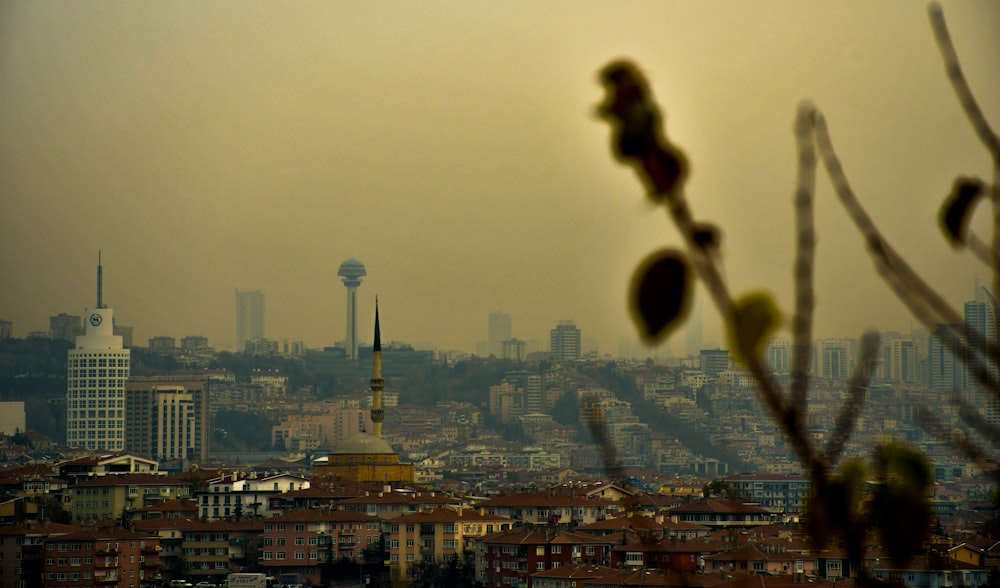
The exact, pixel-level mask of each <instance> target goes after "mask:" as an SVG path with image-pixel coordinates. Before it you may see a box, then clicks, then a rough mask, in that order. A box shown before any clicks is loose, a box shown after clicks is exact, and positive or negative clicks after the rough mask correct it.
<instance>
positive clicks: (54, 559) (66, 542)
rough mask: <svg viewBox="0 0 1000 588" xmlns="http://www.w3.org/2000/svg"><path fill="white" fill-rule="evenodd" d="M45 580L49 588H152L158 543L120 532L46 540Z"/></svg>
mask: <svg viewBox="0 0 1000 588" xmlns="http://www.w3.org/2000/svg"><path fill="white" fill-rule="evenodd" d="M44 545H45V555H44V558H45V561H44V566H43V572H42V578H43V583H44V585H45V587H46V588H62V587H67V588H70V587H72V588H84V587H90V586H110V587H118V588H147V587H148V588H153V587H154V586H156V585H157V578H156V576H157V574H158V573H159V569H160V563H159V539H158V538H157V537H155V536H150V535H146V534H142V533H133V532H130V531H125V530H123V529H118V528H109V529H106V530H98V531H92V530H86V531H77V532H75V533H67V534H65V535H56V536H50V537H47V538H46V539H45V540H44Z"/></svg>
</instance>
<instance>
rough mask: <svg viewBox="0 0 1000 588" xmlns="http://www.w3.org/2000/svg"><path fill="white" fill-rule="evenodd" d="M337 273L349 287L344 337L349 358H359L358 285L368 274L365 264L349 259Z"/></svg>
mask: <svg viewBox="0 0 1000 588" xmlns="http://www.w3.org/2000/svg"><path fill="white" fill-rule="evenodd" d="M337 275H338V276H340V277H341V278H343V282H344V286H345V287H346V288H347V333H346V335H345V338H344V346H345V348H346V349H347V357H348V359H357V358H358V286H360V285H361V278H363V277H365V276H367V275H368V273H367V272H366V271H365V266H364V264H362V263H361V262H360V261H358V260H356V259H354V258H353V257H352V258H351V259H348V260H347V261H345V262H344V263H342V264H340V270H338V271H337Z"/></svg>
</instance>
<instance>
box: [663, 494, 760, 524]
mask: <svg viewBox="0 0 1000 588" xmlns="http://www.w3.org/2000/svg"><path fill="white" fill-rule="evenodd" d="M669 513H670V517H671V518H673V519H675V520H677V521H680V522H683V523H695V524H697V525H704V526H706V527H711V528H713V529H728V528H734V527H735V528H743V529H749V528H752V527H759V526H761V525H767V524H770V523H771V522H772V517H773V514H772V513H771V512H770V511H767V510H765V509H763V508H761V507H759V506H755V505H751V504H744V503H742V502H740V501H738V500H730V499H728V498H705V499H702V500H696V501H694V502H690V503H688V504H685V505H683V506H678V507H677V508H672V509H670V511H669Z"/></svg>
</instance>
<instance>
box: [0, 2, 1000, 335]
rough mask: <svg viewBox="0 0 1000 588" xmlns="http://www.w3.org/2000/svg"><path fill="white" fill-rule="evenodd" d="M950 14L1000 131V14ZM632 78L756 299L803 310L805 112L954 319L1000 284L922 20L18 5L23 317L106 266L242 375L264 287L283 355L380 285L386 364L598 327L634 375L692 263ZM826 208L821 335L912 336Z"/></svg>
mask: <svg viewBox="0 0 1000 588" xmlns="http://www.w3.org/2000/svg"><path fill="white" fill-rule="evenodd" d="M944 9H945V14H946V17H947V19H948V23H949V25H950V27H951V30H952V34H953V36H954V37H955V39H956V44H957V46H958V51H959V54H960V56H961V58H962V62H963V65H964V67H965V68H966V73H967V75H968V77H969V78H970V80H971V83H972V85H973V88H974V90H975V91H976V93H977V96H978V98H979V100H980V103H981V104H982V105H983V107H984V109H985V110H986V113H987V116H988V117H989V118H990V120H991V121H992V123H993V125H994V127H1000V33H998V31H1000V3H998V2H995V1H993V0H980V1H973V0H970V1H964V0H963V1H960V2H959V1H956V2H945V3H944ZM619 56H629V57H632V58H634V59H635V60H636V61H638V62H639V63H640V64H641V65H642V66H643V68H644V69H645V71H646V72H647V74H648V76H649V77H650V78H651V80H652V82H653V85H654V88H655V92H656V97H657V100H658V101H659V102H660V104H662V105H663V106H664V108H665V111H666V122H667V131H668V134H669V135H670V136H671V137H672V138H673V139H674V140H675V141H676V142H677V143H678V144H679V145H681V146H682V148H683V149H685V150H686V152H687V153H688V155H689V157H690V159H691V161H692V163H693V169H692V177H691V181H690V183H689V184H688V194H689V197H690V199H691V202H692V206H693V208H694V212H695V214H696V215H697V216H699V217H701V218H704V219H708V220H713V221H715V222H716V223H718V224H719V225H721V226H722V227H723V230H724V233H725V236H724V239H725V240H724V253H725V259H726V273H727V275H728V277H729V279H730V280H731V282H732V285H733V289H734V291H737V292H739V291H743V290H748V289H751V288H760V287H763V288H767V289H770V290H771V291H773V292H774V294H775V295H776V296H777V298H778V300H779V302H780V303H781V304H782V306H783V307H784V308H785V309H786V310H787V309H789V308H790V307H791V302H792V290H791V284H790V274H791V266H792V257H793V250H792V244H793V235H792V231H791V220H792V210H791V198H792V190H793V182H794V178H795V169H794V163H795V152H794V143H793V137H792V133H791V128H792V119H793V116H794V113H795V109H796V106H797V104H798V103H799V102H800V101H801V100H802V99H804V98H809V99H812V100H813V101H815V103H816V104H817V105H818V106H819V107H820V108H821V109H823V110H824V111H825V113H826V115H827V119H828V122H829V124H830V127H831V131H832V134H833V139H834V141H835V143H836V146H837V148H838V150H839V152H840V155H841V157H842V159H843V161H844V165H845V168H846V171H847V173H848V175H849V176H850V178H851V181H852V183H853V185H854V187H855V189H856V190H857V192H858V193H859V195H860V197H861V198H862V200H863V202H864V203H865V204H866V205H867V207H868V209H869V211H870V212H871V214H872V216H873V217H874V218H875V220H876V222H878V223H879V224H880V225H881V226H882V227H883V229H884V231H885V232H886V234H887V236H888V237H889V239H890V240H891V241H892V242H893V243H894V244H896V245H897V246H898V247H899V249H901V250H902V251H904V252H906V253H907V254H908V256H909V258H910V260H911V261H912V262H913V263H914V265H916V266H917V267H918V269H920V270H922V271H924V272H925V273H927V274H928V275H929V276H930V277H931V278H933V279H934V280H935V282H936V283H937V284H938V285H939V286H940V289H941V291H942V293H943V294H944V295H945V296H946V297H947V298H948V299H949V300H951V301H953V302H954V303H955V304H956V305H960V304H961V302H963V301H964V300H967V299H969V298H971V296H972V290H973V284H974V279H975V277H976V276H977V275H979V276H980V277H983V278H987V277H988V276H989V274H988V272H987V271H986V268H984V267H983V266H981V265H979V264H977V263H975V262H973V261H971V260H970V259H969V258H968V257H967V256H964V255H959V254H956V253H953V252H952V251H951V250H950V248H949V247H948V246H947V245H946V244H945V242H944V241H943V239H942V238H941V237H940V233H939V232H938V230H937V224H936V218H935V217H936V214H937V209H938V206H939V203H940V201H941V199H942V198H943V197H944V195H945V194H946V193H947V192H948V191H949V190H950V187H951V183H952V180H953V178H954V177H955V176H956V175H958V174H976V175H979V176H981V177H985V178H988V177H989V160H988V157H987V155H986V152H985V150H984V149H983V148H982V147H981V146H980V144H979V143H978V142H977V139H976V138H975V136H974V134H973V132H972V131H971V129H970V127H969V125H968V124H967V122H966V120H965V118H964V117H963V115H962V114H961V111H960V109H959V107H958V105H957V102H956V100H955V98H954V95H953V93H952V90H951V88H950V86H949V85H948V84H947V82H946V79H945V75H944V70H943V67H942V66H941V62H940V59H939V57H938V52H937V48H936V46H935V44H934V41H933V37H932V34H931V31H930V27H929V25H928V21H927V16H926V5H925V4H924V3H922V2H914V1H881V2H867V1H849V2H829V1H825V0H824V1H820V2H816V1H790V0H789V1H777V2H743V1H742V0H740V1H704V2H668V1H665V0H654V1H650V2H614V3H611V2H600V3H599V2H577V1H565V2H556V1H544V2H537V1H534V0H532V1H524V2H518V1H505V2H485V1H483V2H478V1H468V0H463V1H430V2H416V3H415V2H402V1H401V2H334V1H322V2H298V1H293V2H248V1H243V0H241V1H238V2H230V1H221V0H216V1H212V2H200V1H197V2H194V1H191V2H185V1H177V2H165V1H163V2H106V1H96V2H86V3H84V2H54V1H13V2H12V1H9V0H0V318H3V319H6V320H13V321H14V322H15V336H19V337H23V336H24V335H25V334H26V333H27V332H28V331H31V330H44V329H47V328H48V317H49V316H51V315H54V314H58V313H59V312H69V313H73V314H81V315H82V314H83V312H84V309H85V308H86V307H88V306H92V305H94V303H95V285H94V274H95V266H96V262H97V252H98V250H102V251H103V259H104V273H105V284H104V293H105V302H106V303H107V304H108V305H109V306H111V307H112V308H114V309H115V315H116V318H117V320H118V322H119V323H121V324H127V325H132V326H133V327H134V329H135V340H136V343H138V344H145V342H146V340H147V339H148V338H149V337H152V336H155V335H170V336H173V337H177V338H178V339H179V338H181V337H183V336H186V335H194V334H198V335H204V336H206V337H208V338H209V340H210V343H211V344H212V345H213V346H217V347H220V348H226V347H229V346H231V345H232V344H233V340H234V337H235V327H234V295H233V294H234V290H235V289H236V288H239V289H243V290H254V289H260V290H262V291H264V292H265V294H266V297H267V319H266V323H267V327H266V334H267V336H268V337H271V338H285V337H288V338H295V339H301V340H303V341H305V342H306V343H307V344H308V345H310V346H321V345H330V344H332V343H333V342H334V341H337V340H340V339H342V338H343V337H344V305H345V289H344V287H343V286H342V285H341V283H340V280H339V279H338V278H337V276H336V272H337V268H338V267H339V265H340V263H341V262H342V261H344V260H345V259H347V258H349V257H355V258H357V259H359V260H360V261H362V262H363V263H364V264H365V266H366V267H367V270H368V274H369V275H368V277H367V278H366V279H365V281H364V283H363V285H362V286H361V288H360V291H359V292H360V299H361V300H362V301H363V302H366V303H365V304H363V305H362V308H361V313H360V321H359V325H360V328H361V330H362V332H363V333H364V334H365V339H369V338H370V336H369V335H368V333H369V332H370V328H371V324H372V320H373V308H372V307H373V302H374V298H375V296H376V295H378V296H379V300H380V308H381V318H382V334H383V337H384V339H387V340H399V341H408V342H413V343H417V342H425V341H427V342H433V343H434V344H436V345H437V346H438V347H439V348H442V349H464V350H470V351H471V350H473V349H474V347H475V343H476V341H479V340H483V339H485V338H486V325H487V319H488V316H489V314H490V312H492V311H496V310H501V311H504V312H507V313H508V314H510V315H511V316H512V318H513V325H514V335H515V336H517V337H520V338H523V339H545V340H547V337H548V330H549V329H550V328H551V327H553V326H554V325H555V324H556V323H558V321H560V320H562V319H571V320H574V321H575V322H576V323H577V325H578V326H579V327H580V328H581V330H582V331H583V336H584V338H585V339H596V340H597V342H598V343H599V347H600V350H601V351H602V352H612V353H615V352H617V347H618V343H619V340H621V339H623V338H632V337H634V329H633V328H632V325H631V324H630V320H629V318H628V313H627V310H626V304H625V294H626V292H627V285H628V281H629V276H630V275H631V273H632V270H633V268H634V267H635V265H637V264H638V262H639V261H640V260H641V259H642V258H643V257H644V256H645V255H646V254H647V253H649V252H650V251H652V250H653V249H655V248H657V247H660V246H663V245H668V244H677V243H678V242H679V239H678V237H677V235H676V232H675V231H674V229H673V228H672V226H671V225H670V224H669V222H668V220H667V218H666V216H665V215H664V214H663V213H662V212H661V211H660V210H656V209H652V208H650V207H649V206H648V205H647V204H646V201H645V198H644V197H643V195H642V192H641V189H642V188H641V185H640V184H639V182H638V181H637V180H636V178H635V177H634V176H633V175H632V172H631V171H630V170H628V169H626V168H623V167H621V166H619V165H618V164H617V163H615V162H614V160H613V159H612V157H611V155H610V151H609V148H608V137H609V130H608V128H607V126H606V125H604V124H603V123H600V122H598V121H597V120H596V119H595V118H594V117H593V116H592V110H593V106H594V105H595V104H596V103H597V102H598V101H599V100H600V99H601V96H602V90H601V88H600V86H599V85H598V83H597V81H596V78H595V72H596V71H597V70H598V69H599V68H600V67H601V66H602V65H604V64H605V63H606V62H608V61H609V60H610V59H612V58H615V57H619ZM820 185H821V186H822V189H821V190H820V193H819V198H820V203H819V204H818V215H819V219H818V230H819V254H818V261H819V268H818V274H819V279H818V282H817V288H818V297H819V299H818V304H819V307H818V311H817V313H818V314H817V320H818V324H817V333H818V334H819V335H820V336H858V334H859V333H860V332H861V330H862V329H864V328H866V327H872V326H877V327H881V328H883V329H891V330H903V331H907V330H909V328H910V326H911V320H910V318H909V316H908V315H907V314H906V313H905V311H904V310H902V309H901V308H899V305H898V304H897V303H896V302H895V300H894V298H893V297H892V295H891V294H890V293H889V291H888V289H887V288H886V286H884V284H883V283H882V282H881V281H880V280H879V279H878V278H877V277H876V276H875V274H874V272H873V270H872V265H871V263H870V261H869V260H868V258H867V256H866V255H865V253H864V252H863V249H862V247H861V245H860V240H859V238H858V236H857V234H856V233H855V231H854V229H853V228H852V227H851V226H850V225H849V223H848V221H847V219H846V216H845V215H844V213H843V212H842V210H841V209H840V208H839V205H838V204H836V202H835V201H834V199H833V198H832V194H831V191H830V190H829V188H828V184H827V182H826V180H825V178H821V180H820ZM982 212H985V209H984V210H983V211H982ZM984 216H985V215H984ZM703 308H704V309H705V328H706V341H712V340H713V339H714V340H718V337H716V336H715V333H716V332H717V324H718V321H717V319H716V317H715V313H714V311H713V310H712V309H711V307H710V306H709V305H708V304H704V305H703ZM683 341H684V339H683V337H677V338H675V340H674V341H673V342H672V345H673V346H674V348H675V349H677V350H683V347H684V342H683Z"/></svg>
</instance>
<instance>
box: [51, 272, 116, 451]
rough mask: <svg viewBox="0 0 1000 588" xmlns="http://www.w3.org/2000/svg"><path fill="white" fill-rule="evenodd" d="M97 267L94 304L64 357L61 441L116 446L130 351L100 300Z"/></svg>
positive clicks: (94, 446) (72, 444)
mask: <svg viewBox="0 0 1000 588" xmlns="http://www.w3.org/2000/svg"><path fill="white" fill-rule="evenodd" d="M97 268H98V269H97V276H98V277H97V307H96V308H90V309H87V313H86V315H85V316H84V325H85V329H86V332H85V334H84V335H80V336H78V337H77V338H76V347H75V348H73V349H70V350H69V354H68V361H67V362H66V363H67V386H66V389H67V391H66V444H67V445H69V446H70V447H85V448H87V449H97V450H107V451H122V450H123V449H124V448H125V381H126V380H128V377H129V369H130V366H129V360H130V359H131V353H130V351H129V350H128V349H125V348H124V347H123V345H122V338H121V336H119V335H115V334H114V312H113V311H112V310H111V309H110V308H106V307H105V306H104V304H103V302H102V300H101V266H100V264H98V266H97Z"/></svg>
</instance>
